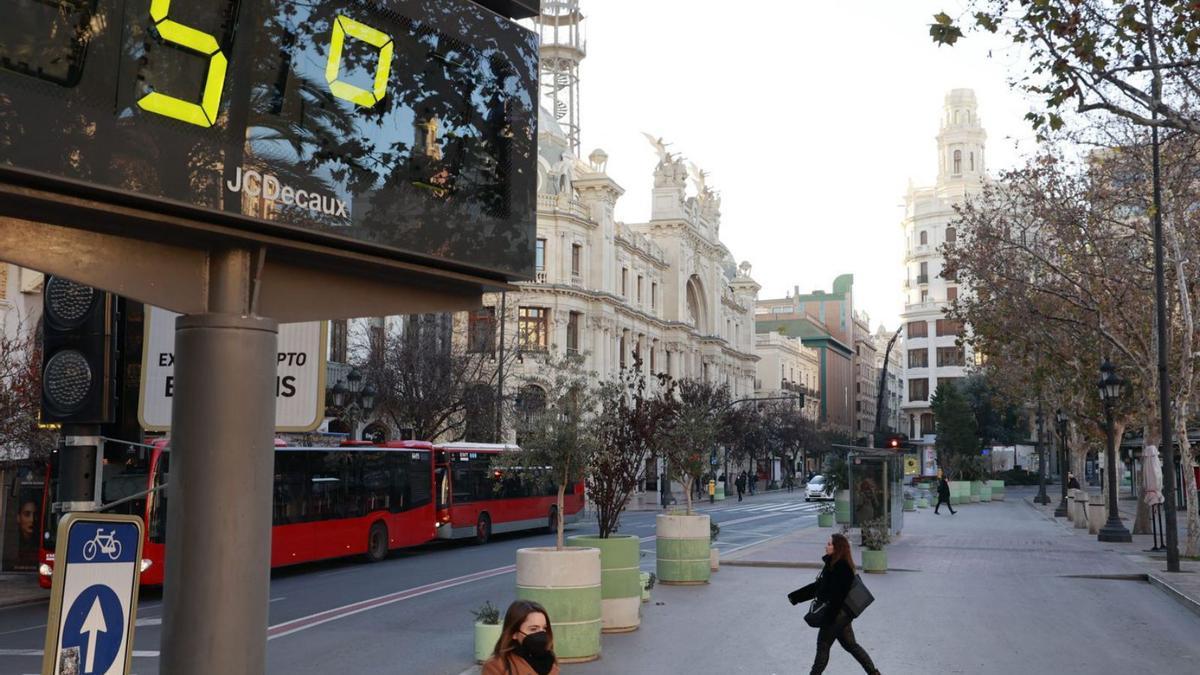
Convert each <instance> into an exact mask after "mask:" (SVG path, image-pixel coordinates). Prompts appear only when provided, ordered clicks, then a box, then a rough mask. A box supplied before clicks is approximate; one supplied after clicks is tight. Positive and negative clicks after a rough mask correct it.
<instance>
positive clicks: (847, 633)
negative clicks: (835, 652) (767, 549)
mask: <svg viewBox="0 0 1200 675" xmlns="http://www.w3.org/2000/svg"><path fill="white" fill-rule="evenodd" d="M822 560H824V561H825V567H824V568H822V569H821V574H819V575H818V576H817V580H816V581H814V582H812V583H811V584H809V585H807V586H805V587H804V588H799V589H796V590H794V591H792V592H791V593H789V594H788V600H790V601H791V603H792V604H793V605H795V604H797V603H800V602H804V601H805V600H810V599H812V598H816V599H817V600H818V601H820V602H828V603H829V611H828V612H827V613H826V614H825V616H826V617H828V619H827V620H826V622H825V624H824V625H822V626H821V627H820V629H819V630H818V631H817V657H816V659H815V660H814V661H813V667H812V675H818V674H819V673H823V672H825V666H826V664H828V663H829V649H830V648H831V647H832V646H833V641H834V640H837V641H838V644H840V645H842V649H845V650H846V651H847V652H850V655H851V656H853V657H854V658H855V659H856V660H857V661H858V663H859V665H861V666H862V667H863V670H865V671H866V672H867V673H869V674H870V675H879V671H878V670H876V669H875V664H874V663H873V662H872V661H871V657H870V656H869V655H868V654H867V650H865V649H863V648H862V646H861V645H859V644H858V641H857V640H855V639H854V629H853V628H852V627H851V626H850V624H851V622H852V621H853V619H852V618H851V617H850V615H849V614H848V613H847V612H846V611H845V610H844V609H843V605H844V604H845V602H846V595H847V594H849V593H850V585H851V584H852V583H854V558H853V557H851V555H850V541H849V540H848V539H846V537H845V536H844V535H841V534H834V535H833V536H831V537H830V538H829V543H827V544H825V557H824V558H822Z"/></svg>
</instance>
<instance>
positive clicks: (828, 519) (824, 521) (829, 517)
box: [817, 513, 833, 527]
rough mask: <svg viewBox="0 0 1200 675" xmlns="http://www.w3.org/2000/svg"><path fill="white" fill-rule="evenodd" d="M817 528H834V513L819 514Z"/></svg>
mask: <svg viewBox="0 0 1200 675" xmlns="http://www.w3.org/2000/svg"><path fill="white" fill-rule="evenodd" d="M817 527H833V514H832V513H818V514H817Z"/></svg>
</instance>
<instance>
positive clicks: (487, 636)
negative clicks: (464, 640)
mask: <svg viewBox="0 0 1200 675" xmlns="http://www.w3.org/2000/svg"><path fill="white" fill-rule="evenodd" d="M500 630H501V626H500V624H498V623H479V622H475V663H483V662H484V661H487V660H488V659H490V658H492V650H493V649H495V648H496V641H497V640H499V639H500Z"/></svg>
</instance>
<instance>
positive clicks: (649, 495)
mask: <svg viewBox="0 0 1200 675" xmlns="http://www.w3.org/2000/svg"><path fill="white" fill-rule="evenodd" d="M800 489H801V488H799V487H797V488H795V490H794V492H793V494H795V493H798V492H799V491H800ZM786 493H787V490H786V489H785V488H776V489H774V490H757V491H755V493H754V494H753V495H751V494H750V493H749V492H747V493H745V494H744V495H742V499H757V498H759V497H766V496H769V495H778V494H786ZM801 497H803V495H801ZM661 499H662V495H660V494H659V493H657V492H635V493H634V494H633V495H632V496H630V497H629V504H628V505H627V506H626V507H625V510H626V511H662V510H663V508H662V504H661V503H660V500H661ZM686 502H687V496H686V495H684V494H683V493H682V492H681V491H679V490H676V491H675V503H674V504H672V505H671V507H672V508H682V507H683V506H684V505H685V504H686ZM730 502H737V493H736V492H735V493H732V494H729V493H726V496H725V499H724V500H722V501H718V502H717V504H728V503H730ZM707 503H708V493H707V492H706V493H704V496H703V497H696V496H693V497H692V504H693V505H695V506H703V505H705V504H707Z"/></svg>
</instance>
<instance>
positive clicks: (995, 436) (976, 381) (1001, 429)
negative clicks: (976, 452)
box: [961, 371, 1029, 445]
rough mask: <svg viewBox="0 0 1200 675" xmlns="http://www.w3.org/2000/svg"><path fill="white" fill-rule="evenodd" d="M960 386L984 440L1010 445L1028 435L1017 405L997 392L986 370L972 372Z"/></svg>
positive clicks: (985, 441) (987, 442) (1026, 426)
mask: <svg viewBox="0 0 1200 675" xmlns="http://www.w3.org/2000/svg"><path fill="white" fill-rule="evenodd" d="M961 386H962V394H963V397H964V398H965V399H966V401H967V405H968V406H970V408H971V412H972V413H974V415H975V428H976V430H977V431H978V433H979V438H980V440H982V441H983V443H984V444H991V443H994V444H997V445H1014V444H1016V443H1018V442H1019V441H1021V440H1022V439H1024V438H1025V437H1026V436H1027V435H1028V428H1029V427H1028V425H1027V424H1026V420H1025V419H1024V417H1023V416H1022V415H1021V408H1020V407H1019V406H1018V405H1017V404H1015V403H1013V402H1012V401H1010V400H1008V399H1006V398H1003V397H1001V396H1000V395H999V392H997V391H996V390H995V387H994V386H993V384H992V383H991V381H990V379H989V376H988V373H987V372H985V371H979V372H975V373H972V374H971V375H969V376H967V377H966V378H965V379H964V380H963V381H962V383H961Z"/></svg>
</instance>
